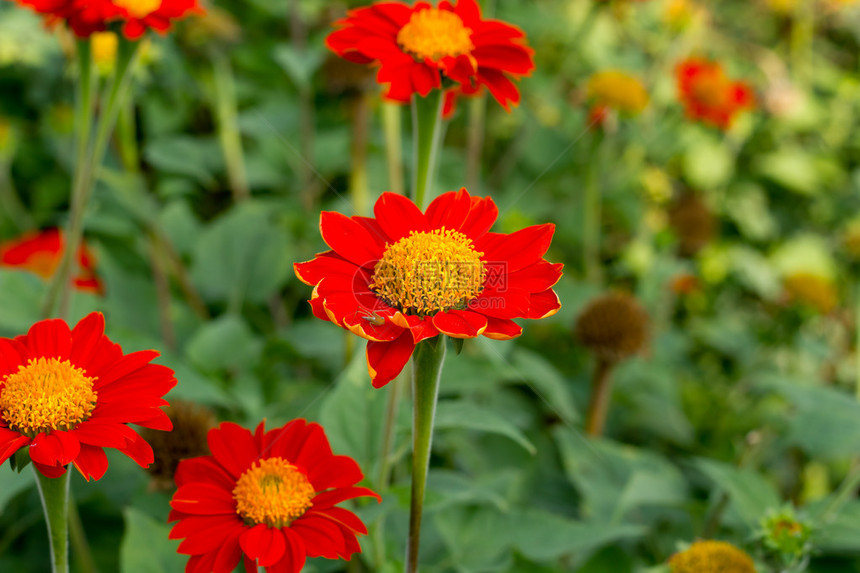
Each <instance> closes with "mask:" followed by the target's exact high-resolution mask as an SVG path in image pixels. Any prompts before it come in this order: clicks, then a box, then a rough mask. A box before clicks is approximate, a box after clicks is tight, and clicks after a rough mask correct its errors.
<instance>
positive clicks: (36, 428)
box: [0, 358, 97, 437]
mask: <svg viewBox="0 0 860 573" xmlns="http://www.w3.org/2000/svg"><path fill="white" fill-rule="evenodd" d="M96 398H97V394H96V391H95V390H93V379H92V378H90V377H88V376H86V374H84V372H83V371H82V370H81V369H80V368H75V367H74V366H72V364H71V363H70V362H69V361H68V360H62V361H61V360H58V359H56V358H37V359H31V360H30V361H29V362H27V364H26V365H21V366H19V367H18V371H17V372H15V373H14V374H11V375H9V376H7V377H6V380H5V381H4V384H3V388H2V390H0V416H2V418H3V420H4V421H5V422H6V423H7V424H8V426H9V428H10V429H12V430H15V431H18V432H21V433H22V434H24V435H27V436H30V437H35V435H36V434H38V433H39V432H48V431H50V430H63V431H68V430H71V429H73V428H74V427H75V426H77V425H78V424H80V423H81V422H83V421H85V420H86V419H88V418H89V417H90V414H92V411H93V409H94V408H95V406H96Z"/></svg>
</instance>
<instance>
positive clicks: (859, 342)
mask: <svg viewBox="0 0 860 573" xmlns="http://www.w3.org/2000/svg"><path fill="white" fill-rule="evenodd" d="M855 288H856V294H855V297H856V298H855V299H854V313H855V314H854V328H855V329H856V337H855V340H854V345H855V346H854V354H855V368H856V369H857V370H856V376H857V380H856V384H857V386H856V388H855V389H854V391H855V393H856V395H857V399H858V400H860V282H858V283H857V286H856V287H855Z"/></svg>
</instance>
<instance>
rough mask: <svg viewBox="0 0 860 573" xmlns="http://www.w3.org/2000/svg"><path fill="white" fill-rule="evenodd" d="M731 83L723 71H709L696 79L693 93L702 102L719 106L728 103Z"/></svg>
mask: <svg viewBox="0 0 860 573" xmlns="http://www.w3.org/2000/svg"><path fill="white" fill-rule="evenodd" d="M729 84H730V82H729V80H728V78H727V77H726V76H725V74H723V73H722V72H721V71H713V72H709V73H707V74H703V75H702V76H701V77H699V78H697V79H696V83H695V85H693V94H694V95H695V98H696V100H698V101H699V102H700V103H702V104H704V105H707V106H711V107H719V106H722V105H725V103H726V100H727V92H728V89H729Z"/></svg>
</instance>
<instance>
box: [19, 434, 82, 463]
mask: <svg viewBox="0 0 860 573" xmlns="http://www.w3.org/2000/svg"><path fill="white" fill-rule="evenodd" d="M80 451H81V443H80V442H79V441H78V440H77V438H75V436H74V435H73V433H72V432H62V431H60V430H54V431H52V432H51V433H50V434H43V433H39V434H36V437H35V438H33V441H32V442H31V443H30V459H31V460H33V461H34V462H38V463H40V464H42V465H45V466H65V465H68V464H70V463H72V461H73V460H74V459H75V458H76V457H77V455H78V453H80Z"/></svg>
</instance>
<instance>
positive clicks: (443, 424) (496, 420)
mask: <svg viewBox="0 0 860 573" xmlns="http://www.w3.org/2000/svg"><path fill="white" fill-rule="evenodd" d="M453 428H458V429H464V430H477V431H480V432H489V433H492V434H499V435H501V436H505V437H508V438H510V439H512V440H513V441H515V442H516V443H518V444H519V445H520V446H522V447H523V448H525V450H526V451H528V452H529V453H531V454H534V453H535V447H534V445H533V444H532V443H531V442H530V441H529V440H528V438H526V437H525V435H523V433H522V432H521V431H519V430H518V429H517V428H516V426H514V425H513V424H511V423H510V422H509V421H508V420H506V419H505V418H503V417H502V416H500V415H499V414H497V413H496V412H494V411H493V410H489V409H487V408H482V407H481V406H478V405H477V404H472V403H470V402H465V401H453V400H451V401H441V402H439V404H438V406H437V408H436V429H438V430H443V429H453Z"/></svg>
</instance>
